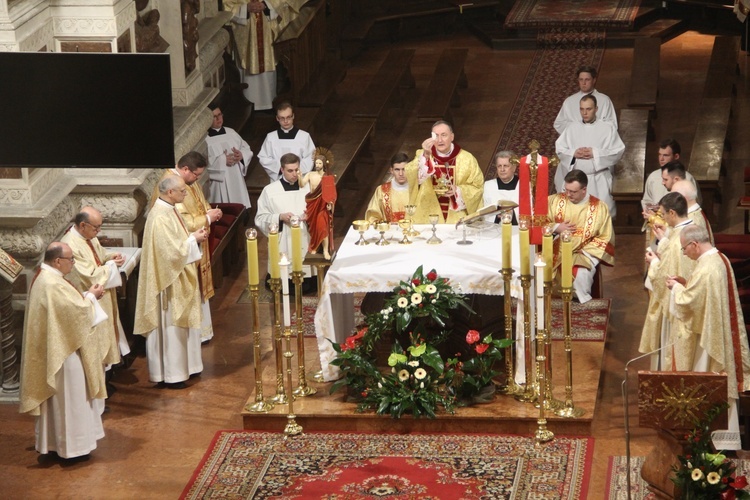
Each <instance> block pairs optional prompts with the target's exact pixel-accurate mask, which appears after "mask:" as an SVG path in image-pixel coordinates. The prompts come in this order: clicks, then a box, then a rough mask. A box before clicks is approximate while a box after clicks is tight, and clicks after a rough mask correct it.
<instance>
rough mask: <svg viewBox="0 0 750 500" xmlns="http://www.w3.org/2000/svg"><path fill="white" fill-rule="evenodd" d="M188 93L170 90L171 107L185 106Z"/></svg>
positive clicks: (180, 90) (185, 90)
mask: <svg viewBox="0 0 750 500" xmlns="http://www.w3.org/2000/svg"><path fill="white" fill-rule="evenodd" d="M187 105H188V91H187V89H176V88H174V87H173V88H172V106H187Z"/></svg>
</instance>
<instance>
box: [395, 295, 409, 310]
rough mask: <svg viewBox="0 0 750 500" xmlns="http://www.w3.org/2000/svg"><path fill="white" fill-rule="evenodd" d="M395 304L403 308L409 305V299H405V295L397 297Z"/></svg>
mask: <svg viewBox="0 0 750 500" xmlns="http://www.w3.org/2000/svg"><path fill="white" fill-rule="evenodd" d="M397 304H398V307H401V308H404V307H406V306H408V305H409V301H408V300H407V298H406V297H399V298H398V302H397Z"/></svg>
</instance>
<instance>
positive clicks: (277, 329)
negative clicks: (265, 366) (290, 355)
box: [268, 278, 287, 405]
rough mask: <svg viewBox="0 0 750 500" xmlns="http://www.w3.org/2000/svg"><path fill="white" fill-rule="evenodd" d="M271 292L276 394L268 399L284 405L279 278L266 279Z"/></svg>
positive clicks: (285, 399)
mask: <svg viewBox="0 0 750 500" xmlns="http://www.w3.org/2000/svg"><path fill="white" fill-rule="evenodd" d="M268 281H269V283H270V286H271V292H272V293H273V331H274V344H273V346H274V351H275V355H276V395H275V396H272V397H271V398H270V401H271V402H273V403H276V404H280V405H284V404H286V403H287V397H286V393H285V392H284V360H283V353H282V349H283V346H282V345H281V337H282V332H283V330H282V328H281V278H271V279H269V280H268Z"/></svg>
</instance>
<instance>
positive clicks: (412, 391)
mask: <svg viewBox="0 0 750 500" xmlns="http://www.w3.org/2000/svg"><path fill="white" fill-rule="evenodd" d="M458 308H465V309H466V310H468V311H470V312H473V311H471V309H470V308H469V306H468V304H467V302H466V299H465V297H464V296H463V294H461V293H460V290H459V287H455V288H454V287H453V285H452V284H451V283H450V280H449V279H447V278H442V277H440V276H438V274H437V272H436V271H435V270H434V269H433V270H431V271H430V272H428V273H426V274H425V273H424V272H423V270H422V266H420V267H419V268H417V270H416V271H415V272H414V274H413V275H412V276H411V278H409V279H408V280H407V281H401V282H400V283H399V285H398V286H396V287H395V288H394V289H393V293H392V295H391V296H390V297H389V298H388V299H387V300H386V301H385V304H384V307H383V309H382V310H380V311H379V312H377V313H373V314H370V315H368V316H367V318H366V323H367V326H366V327H363V328H361V329H360V330H359V331H358V332H357V333H356V334H354V335H352V336H350V337H349V338H347V339H346V341H345V342H343V343H342V344H337V343H333V348H334V349H335V350H336V352H337V357H336V359H335V360H333V361H332V362H331V364H332V365H334V366H338V367H339V369H340V370H341V373H342V375H343V376H342V378H341V379H339V380H337V381H336V382H334V383H333V385H332V386H331V389H330V392H332V393H333V392H335V391H337V390H339V389H341V388H343V387H347V388H348V390H349V394H350V395H354V396H355V397H356V399H358V400H359V407H358V410H359V411H366V410H371V409H375V410H376V411H377V412H378V413H379V414H390V415H391V416H392V417H394V418H399V417H401V416H402V415H403V414H405V413H409V414H412V415H414V416H415V417H420V416H427V417H430V418H434V417H435V412H436V411H437V410H438V408H439V407H443V408H444V409H445V410H446V411H448V412H453V408H454V406H455V405H456V404H464V403H465V402H466V401H467V400H468V401H470V402H482V401H488V400H490V399H491V398H492V397H493V396H494V390H491V391H488V390H487V387H492V388H494V385H493V383H492V378H493V377H494V376H495V375H497V374H498V372H496V371H495V370H494V368H493V366H494V365H495V363H496V361H497V360H499V359H500V358H501V357H502V349H503V348H504V347H506V346H508V345H509V344H510V343H511V342H512V341H509V340H505V339H504V340H493V339H492V336H491V335H487V336H485V337H484V338H483V339H481V342H480V334H479V332H477V331H476V330H470V331H469V332H468V333H467V335H466V342H467V343H468V344H469V345H472V346H473V349H474V351H475V352H476V356H475V357H472V358H471V359H469V360H467V361H466V362H461V361H459V359H458V358H459V357H460V355H459V354H457V355H456V357H454V358H448V359H447V360H444V359H443V356H441V354H440V352H439V351H438V349H437V347H438V346H439V345H440V344H442V343H443V342H444V341H445V340H446V338H447V337H448V336H449V335H450V334H451V333H452V332H451V329H450V327H449V324H448V320H449V318H450V315H451V313H452V312H454V311H455V310H456V309H458ZM387 331H392V332H393V333H394V338H395V340H396V342H395V343H394V345H393V348H392V351H391V354H390V356H389V358H388V366H389V367H390V368H391V370H390V373H381V372H380V370H379V369H378V367H377V366H376V363H375V356H374V351H375V347H376V346H377V345H378V344H379V343H380V340H381V337H382V335H383V334H384V333H385V332H387ZM399 337H400V339H401V342H399ZM482 391H484V396H481V397H480V396H478V395H479V394H480V393H481V392H482Z"/></svg>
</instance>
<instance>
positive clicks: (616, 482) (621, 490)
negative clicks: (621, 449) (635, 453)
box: [604, 456, 750, 500]
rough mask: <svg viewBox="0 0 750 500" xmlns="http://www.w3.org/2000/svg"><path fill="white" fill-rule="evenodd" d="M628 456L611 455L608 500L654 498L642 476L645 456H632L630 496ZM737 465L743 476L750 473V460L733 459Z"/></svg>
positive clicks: (608, 469) (739, 473)
mask: <svg viewBox="0 0 750 500" xmlns="http://www.w3.org/2000/svg"><path fill="white" fill-rule="evenodd" d="M626 458H627V457H623V456H619V457H609V466H608V467H607V491H606V493H605V497H604V498H606V499H607V500H628V498H630V499H631V500H653V499H655V498H656V496H655V495H653V494H652V493H649V491H648V490H647V489H646V482H645V481H644V480H643V479H642V478H641V467H642V466H643V461H644V460H645V457H630V497H628V494H627V491H628V484H627V476H626V475H625V474H626V471H627V460H626ZM733 462H734V464H735V466H736V467H737V474H738V475H741V476H748V475H750V460H739V459H736V458H735V459H733Z"/></svg>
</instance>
